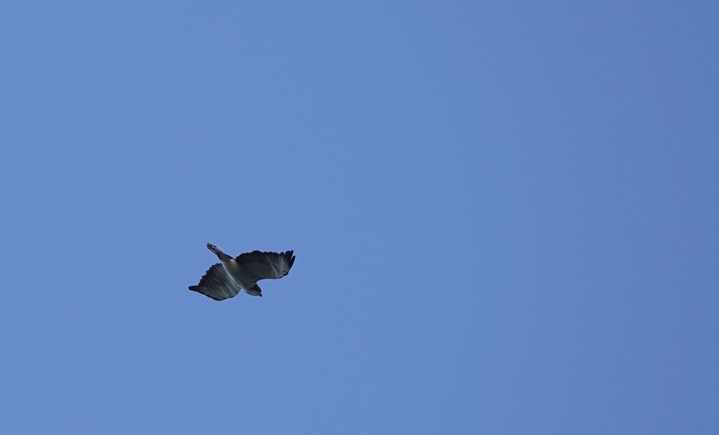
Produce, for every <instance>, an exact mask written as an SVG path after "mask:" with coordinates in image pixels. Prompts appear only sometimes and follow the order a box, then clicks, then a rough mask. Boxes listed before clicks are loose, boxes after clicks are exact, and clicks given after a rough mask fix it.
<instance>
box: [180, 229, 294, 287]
mask: <svg viewBox="0 0 719 435" xmlns="http://www.w3.org/2000/svg"><path fill="white" fill-rule="evenodd" d="M207 249H209V250H210V251H212V252H214V253H215V255H217V257H218V258H219V259H220V262H219V263H217V264H214V265H212V267H210V268H209V269H208V270H207V272H205V274H204V275H203V276H202V279H200V283H199V284H198V285H193V286H190V287H189V289H190V290H192V291H196V292H198V293H202V294H203V295H205V296H207V297H210V298H212V299H215V300H217V301H221V300H223V299H227V298H231V297H234V296H236V295H237V293H239V292H240V290H244V291H245V292H246V293H247V294H249V295H252V296H262V289H260V286H258V285H257V281H260V280H262V279H279V278H282V277H283V276H285V275H287V274H288V273H289V271H290V269H291V268H292V265H293V264H294V262H295V256H294V255H293V251H287V252H282V253H276V252H260V251H252V252H248V253H245V254H241V255H239V256H238V257H237V258H232V257H230V256H229V255H227V254H225V253H224V252H222V250H221V249H220V248H218V247H217V246H215V245H213V244H210V243H208V244H207Z"/></svg>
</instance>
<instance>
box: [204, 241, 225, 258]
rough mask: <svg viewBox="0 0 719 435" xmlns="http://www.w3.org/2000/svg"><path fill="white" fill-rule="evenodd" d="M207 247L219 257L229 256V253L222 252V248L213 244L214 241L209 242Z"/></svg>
mask: <svg viewBox="0 0 719 435" xmlns="http://www.w3.org/2000/svg"><path fill="white" fill-rule="evenodd" d="M207 249H209V250H210V251H212V252H214V253H215V255H217V256H218V257H220V260H222V259H223V258H228V257H229V255H227V254H225V253H224V252H222V249H220V248H218V247H217V246H215V245H213V244H212V243H208V244H207Z"/></svg>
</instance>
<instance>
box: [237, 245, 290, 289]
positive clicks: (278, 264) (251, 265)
mask: <svg viewBox="0 0 719 435" xmlns="http://www.w3.org/2000/svg"><path fill="white" fill-rule="evenodd" d="M293 254H294V251H287V252H282V253H279V254H278V253H277V252H260V251H252V252H248V253H246V254H242V255H240V256H239V257H237V258H235V261H236V262H237V265H238V266H239V267H240V270H241V271H242V275H243V278H244V279H246V280H247V281H248V282H249V281H254V282H257V281H259V280H261V279H278V278H282V277H283V276H285V275H287V274H288V273H289V272H290V269H291V268H292V265H293V264H294V263H295V256H294V255H293Z"/></svg>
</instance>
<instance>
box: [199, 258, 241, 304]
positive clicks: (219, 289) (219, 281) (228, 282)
mask: <svg viewBox="0 0 719 435" xmlns="http://www.w3.org/2000/svg"><path fill="white" fill-rule="evenodd" d="M188 288H189V289H190V290H192V291H195V292H198V293H202V294H203V295H205V296H207V297H210V298H212V299H214V300H216V301H221V300H223V299H227V298H231V297H233V296H236V295H237V293H239V291H240V287H239V286H238V285H237V284H235V283H234V282H233V280H232V278H230V276H228V275H227V272H225V268H224V267H222V264H220V263H217V264H214V265H213V266H212V267H210V268H209V269H207V272H205V274H204V275H203V276H202V279H200V283H199V284H198V285H192V286H190V287H188Z"/></svg>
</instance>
